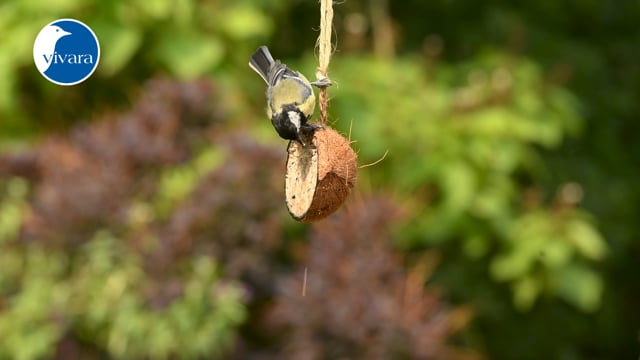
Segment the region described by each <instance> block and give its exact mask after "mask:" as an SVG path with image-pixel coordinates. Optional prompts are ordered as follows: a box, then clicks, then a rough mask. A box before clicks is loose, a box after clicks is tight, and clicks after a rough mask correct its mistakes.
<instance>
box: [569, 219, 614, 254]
mask: <svg viewBox="0 0 640 360" xmlns="http://www.w3.org/2000/svg"><path fill="white" fill-rule="evenodd" d="M567 237H568V238H569V241H571V243H573V245H574V246H575V247H576V249H577V250H578V252H579V253H580V254H582V255H583V256H584V257H586V258H587V259H591V260H600V259H602V258H604V257H605V255H606V254H607V245H606V243H605V241H604V239H603V238H602V236H600V233H598V231H597V230H596V229H595V228H593V226H591V224H589V223H587V222H586V221H584V220H582V219H573V220H572V221H571V222H569V224H568V226H567Z"/></svg>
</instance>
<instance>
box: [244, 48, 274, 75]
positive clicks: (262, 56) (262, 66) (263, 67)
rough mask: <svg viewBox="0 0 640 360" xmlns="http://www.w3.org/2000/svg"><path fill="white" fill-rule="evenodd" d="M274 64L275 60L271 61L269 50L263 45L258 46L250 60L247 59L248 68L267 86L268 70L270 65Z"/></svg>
mask: <svg viewBox="0 0 640 360" xmlns="http://www.w3.org/2000/svg"><path fill="white" fill-rule="evenodd" d="M274 62H275V60H273V57H272V56H271V53H270V52H269V49H268V48H267V47H266V46H264V45H263V46H260V47H259V48H258V50H256V52H254V53H253V55H251V58H250V59H249V66H250V67H251V68H252V69H253V70H255V72H257V73H258V74H259V75H260V77H262V79H264V81H265V82H266V83H267V84H268V83H269V79H268V77H269V69H271V65H272V64H273V63H274Z"/></svg>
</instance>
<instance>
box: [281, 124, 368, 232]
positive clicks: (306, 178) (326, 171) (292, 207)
mask: <svg viewBox="0 0 640 360" xmlns="http://www.w3.org/2000/svg"><path fill="white" fill-rule="evenodd" d="M307 143H308V144H307V146H302V144H300V142H298V141H291V142H289V146H288V148H287V152H288V153H289V155H288V157H287V173H286V176H285V195H286V202H287V208H288V209H289V213H290V214H291V216H293V218H294V219H296V220H299V221H303V222H307V221H314V220H319V219H322V218H325V217H327V216H329V215H330V214H332V213H333V212H334V211H336V210H337V209H338V208H339V207H340V205H342V204H343V203H344V201H345V200H346V199H347V197H348V196H349V193H350V192H351V189H352V188H353V186H354V185H355V182H356V175H357V168H358V167H357V162H356V159H357V156H356V153H355V152H354V151H353V149H351V146H350V144H349V140H347V139H346V138H344V137H343V136H342V135H340V133H338V132H337V131H335V130H334V129H332V128H330V127H328V126H326V125H325V126H324V127H323V128H321V129H318V130H316V131H315V132H314V134H313V138H312V139H311V141H308V142H307Z"/></svg>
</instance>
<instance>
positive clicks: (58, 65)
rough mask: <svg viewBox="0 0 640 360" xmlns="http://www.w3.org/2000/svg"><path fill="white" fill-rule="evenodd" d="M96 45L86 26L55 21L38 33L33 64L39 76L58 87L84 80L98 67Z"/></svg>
mask: <svg viewBox="0 0 640 360" xmlns="http://www.w3.org/2000/svg"><path fill="white" fill-rule="evenodd" d="M99 60H100V44H99V43H98V38H97V37H96V34H95V33H94V32H93V30H91V28H89V27H88V26H87V25H85V24H84V23H82V22H81V21H78V20H75V19H59V20H55V21H52V22H50V23H49V24H47V25H46V26H45V27H43V28H42V30H40V32H39V33H38V36H36V40H35V42H34V43H33V61H34V62H35V64H36V68H38V71H40V74H42V76H44V77H45V78H46V79H47V80H49V81H51V82H52V83H54V84H58V85H75V84H78V83H81V82H83V81H84V80H86V79H87V78H88V77H89V76H91V74H93V72H94V71H95V70H96V67H97V66H98V61H99Z"/></svg>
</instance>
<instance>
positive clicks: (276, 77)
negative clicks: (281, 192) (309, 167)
mask: <svg viewBox="0 0 640 360" xmlns="http://www.w3.org/2000/svg"><path fill="white" fill-rule="evenodd" d="M249 66H250V67H251V68H252V69H253V70H255V71H256V72H257V73H258V75H260V77H262V79H264V81H265V82H266V83H267V105H268V107H267V116H269V117H270V118H271V123H272V124H273V127H274V128H275V129H276V131H277V132H278V135H280V137H281V138H283V139H287V140H297V141H299V142H300V143H301V144H302V145H303V146H305V143H304V137H305V136H308V135H310V134H313V131H314V130H315V129H317V128H319V126H318V125H312V124H307V121H308V120H309V118H310V117H311V115H312V114H313V110H314V108H315V105H316V97H315V95H314V94H313V88H312V87H311V85H312V83H310V82H309V80H307V78H305V77H304V75H302V74H300V73H299V72H297V71H295V70H291V69H290V68H288V67H287V65H285V64H283V63H281V62H280V60H274V59H273V57H272V56H271V53H270V52H269V49H268V48H267V47H266V46H260V47H259V48H258V50H256V52H255V53H253V55H251V59H250V60H249ZM313 84H314V85H316V86H321V85H323V84H321V83H313Z"/></svg>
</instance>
